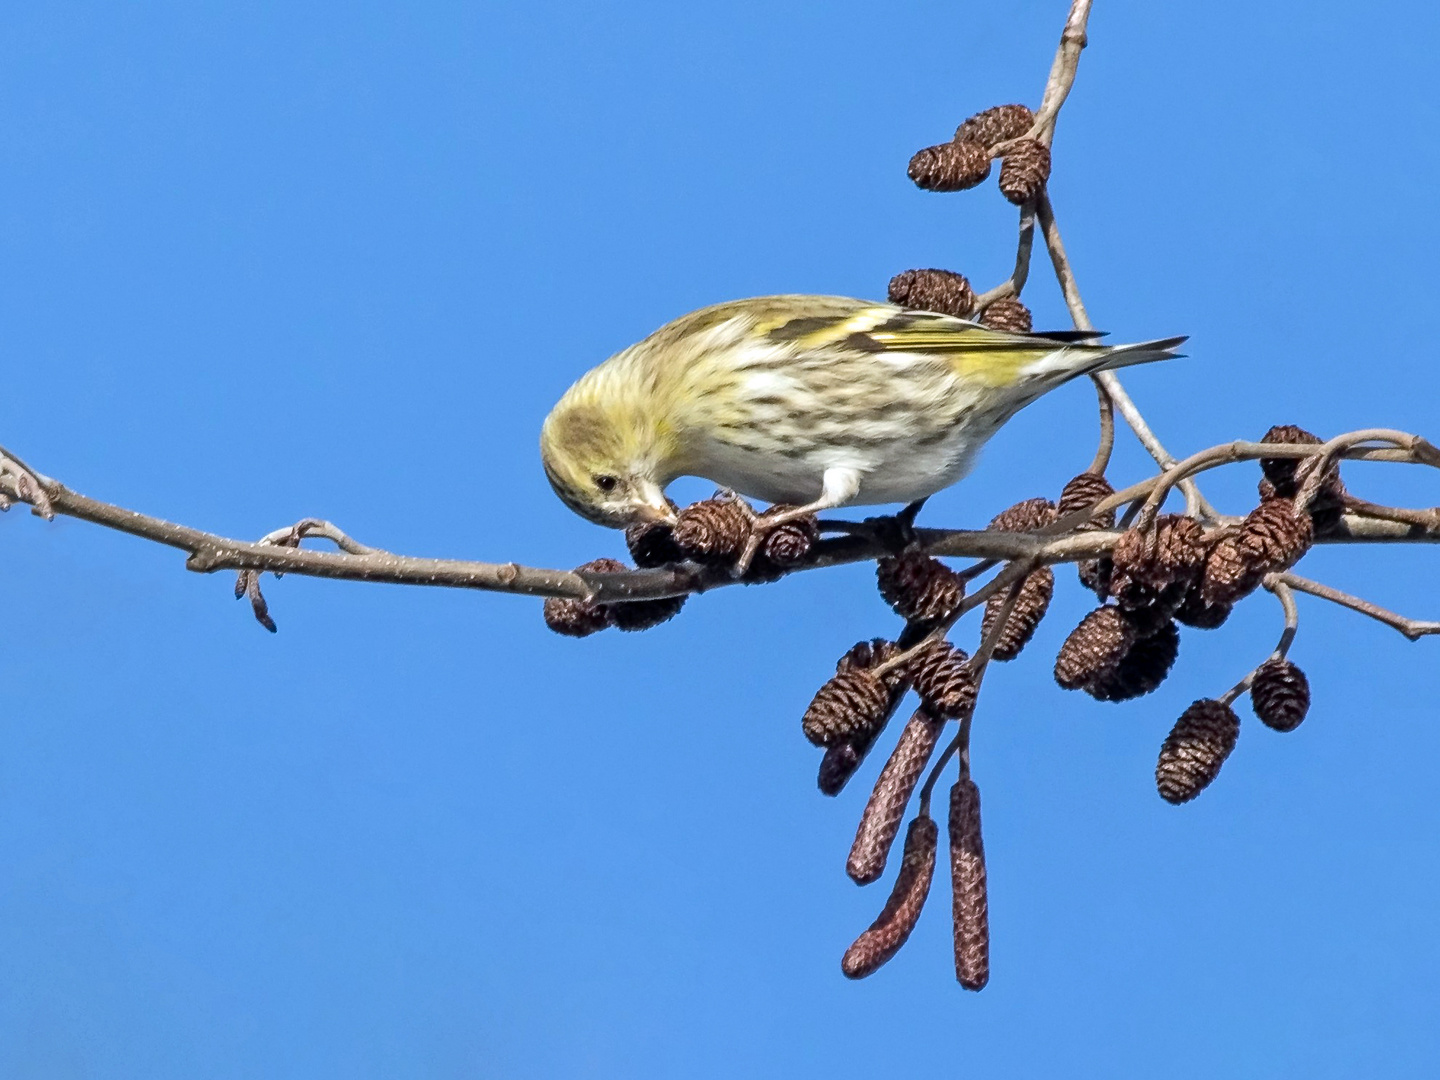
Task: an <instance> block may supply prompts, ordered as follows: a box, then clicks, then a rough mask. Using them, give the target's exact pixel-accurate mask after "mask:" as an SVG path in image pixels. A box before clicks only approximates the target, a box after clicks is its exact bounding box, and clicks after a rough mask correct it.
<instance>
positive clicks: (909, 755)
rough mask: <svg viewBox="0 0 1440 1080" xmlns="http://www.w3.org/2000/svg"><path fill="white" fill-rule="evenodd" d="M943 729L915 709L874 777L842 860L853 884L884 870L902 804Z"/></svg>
mask: <svg viewBox="0 0 1440 1080" xmlns="http://www.w3.org/2000/svg"><path fill="white" fill-rule="evenodd" d="M944 729H945V721H944V720H943V719H941V718H940V717H938V716H935V715H934V714H932V713H931V712H929V711H928V710H927V709H924V708H919V709H916V710H915V713H914V715H913V716H911V717H910V722H909V723H907V724H906V725H905V730H904V731H902V732H901V733H900V740H899V742H897V743H896V744H895V749H894V751H892V752H891V754H890V760H889V761H887V762H885V767H884V768H883V769H881V770H880V775H879V777H878V778H877V779H876V780H875V788H874V790H873V791H871V792H870V801H869V802H867V803H866V804H865V812H864V813H863V814H861V815H860V824H859V826H858V827H857V828H856V830H855V842H854V843H853V844H852V845H851V846H850V858H849V859H848V860H847V861H846V863H845V872H846V873H847V874H849V875H850V877H851V879H852V880H853V881H854V882H855V883H856V884H857V885H868V884H870V883H871V882H872V881H878V880H879V878H880V875H881V874H883V873H885V863H886V861H887V860H888V859H889V857H890V848H891V846H892V845H893V844H894V843H895V835H896V833H898V832H899V831H900V822H901V821H902V820H904V817H905V807H906V806H908V805H909V803H910V796H911V795H912V794H913V793H914V791H915V785H916V784H917V783H918V782H919V780H920V776H921V774H923V773H924V772H925V766H926V765H928V764H929V763H930V756H931V755H932V754H933V753H934V752H935V744H936V743H937V742H939V740H940V733H941V732H942V731H943V730H944ZM827 756H828V752H827Z"/></svg>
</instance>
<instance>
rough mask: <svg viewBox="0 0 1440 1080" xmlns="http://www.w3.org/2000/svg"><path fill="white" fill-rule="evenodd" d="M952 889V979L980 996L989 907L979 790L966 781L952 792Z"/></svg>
mask: <svg viewBox="0 0 1440 1080" xmlns="http://www.w3.org/2000/svg"><path fill="white" fill-rule="evenodd" d="M950 886H951V901H950V902H951V911H952V914H953V916H954V922H955V977H956V978H957V979H959V980H960V985H961V986H963V987H964V988H965V989H966V990H983V989H984V988H985V984H986V983H987V982H989V981H990V901H989V898H988V896H987V895H986V889H985V843H984V840H983V839H982V838H981V834H980V789H979V788H978V787H976V786H975V781H973V780H971V779H970V778H969V777H968V776H966V777H962V778H961V779H959V780H957V781H955V785H954V786H953V787H952V788H951V789H950Z"/></svg>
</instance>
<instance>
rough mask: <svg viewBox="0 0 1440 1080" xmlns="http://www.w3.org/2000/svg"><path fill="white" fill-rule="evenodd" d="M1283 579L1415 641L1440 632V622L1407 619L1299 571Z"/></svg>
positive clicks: (1293, 586)
mask: <svg viewBox="0 0 1440 1080" xmlns="http://www.w3.org/2000/svg"><path fill="white" fill-rule="evenodd" d="M1280 580H1281V581H1283V582H1284V583H1285V584H1286V585H1289V586H1290V587H1291V588H1292V589H1295V590H1297V591H1299V592H1303V593H1309V594H1310V595H1311V596H1318V597H1320V599H1322V600H1329V601H1330V602H1331V603H1333V604H1339V605H1340V606H1341V607H1347V608H1349V609H1350V610H1351V611H1358V612H1359V613H1360V614H1361V615H1368V616H1369V617H1370V618H1372V619H1374V620H1375V621H1376V622H1382V623H1384V624H1385V625H1386V626H1388V627H1390V628H1391V629H1393V630H1398V631H1400V633H1402V634H1404V635H1405V636H1406V637H1407V638H1409V639H1410V640H1411V641H1418V640H1419V639H1420V638H1422V637H1425V636H1426V635H1428V634H1440V622H1433V621H1430V620H1426V619H1407V618H1406V617H1405V616H1404V615H1398V614H1396V613H1395V612H1393V611H1390V610H1389V609H1388V608H1382V607H1381V606H1380V605H1379V604H1372V603H1371V602H1370V601H1369V600H1363V599H1361V598H1360V597H1358V596H1351V595H1350V594H1349V593H1347V592H1341V591H1340V590H1339V589H1335V588H1332V587H1331V586H1329V585H1322V584H1320V582H1318V581H1311V580H1310V579H1309V578H1303V577H1301V576H1300V575H1298V574H1291V573H1285V574H1281V575H1280Z"/></svg>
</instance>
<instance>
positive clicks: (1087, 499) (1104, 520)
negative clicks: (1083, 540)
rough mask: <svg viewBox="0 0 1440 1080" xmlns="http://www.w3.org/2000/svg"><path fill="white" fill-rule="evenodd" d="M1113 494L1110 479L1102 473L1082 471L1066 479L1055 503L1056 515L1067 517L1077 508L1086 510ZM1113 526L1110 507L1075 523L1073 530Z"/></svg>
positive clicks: (1113, 515)
mask: <svg viewBox="0 0 1440 1080" xmlns="http://www.w3.org/2000/svg"><path fill="white" fill-rule="evenodd" d="M1114 494H1115V489H1114V488H1113V487H1111V486H1110V481H1109V480H1106V479H1105V477H1104V476H1103V475H1101V474H1100V473H1097V472H1088V471H1087V472H1083V473H1081V474H1080V475H1079V476H1075V477H1072V478H1071V479H1070V480H1069V481H1067V482H1066V484H1065V487H1064V488H1063V489H1062V490H1061V492H1060V501H1059V503H1058V504H1057V505H1056V516H1057V517H1068V516H1069V515H1070V514H1073V513H1075V512H1076V511H1077V510H1088V509H1089V508H1090V507H1092V506H1094V505H1096V504H1097V503H1100V502H1103V501H1104V500H1106V499H1108V498H1109V497H1110V496H1111V495H1114ZM1114 527H1115V511H1114V510H1113V509H1110V510H1106V511H1105V512H1104V513H1103V514H1099V515H1097V516H1095V517H1092V518H1091V519H1090V520H1089V521H1086V522H1085V523H1083V524H1081V525H1077V526H1076V527H1075V531H1076V532H1094V531H1095V530H1097V529H1113V528H1114Z"/></svg>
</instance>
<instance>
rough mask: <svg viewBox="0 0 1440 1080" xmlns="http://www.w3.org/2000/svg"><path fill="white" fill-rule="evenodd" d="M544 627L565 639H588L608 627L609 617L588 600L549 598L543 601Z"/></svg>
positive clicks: (601, 608)
mask: <svg viewBox="0 0 1440 1080" xmlns="http://www.w3.org/2000/svg"><path fill="white" fill-rule="evenodd" d="M545 625H546V626H548V627H550V629H551V630H554V631H555V633H557V634H564V635H565V636H566V637H577V638H578V637H589V636H590V635H591V634H594V633H598V632H599V631H601V630H604V629H605V628H606V627H607V626H609V625H610V616H609V615H608V614H607V613H606V610H605V609H604V608H603V607H601V606H600V605H599V604H592V603H591V602H590V601H589V600H570V599H565V598H562V597H558V596H551V597H548V598H547V599H546V601H545Z"/></svg>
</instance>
